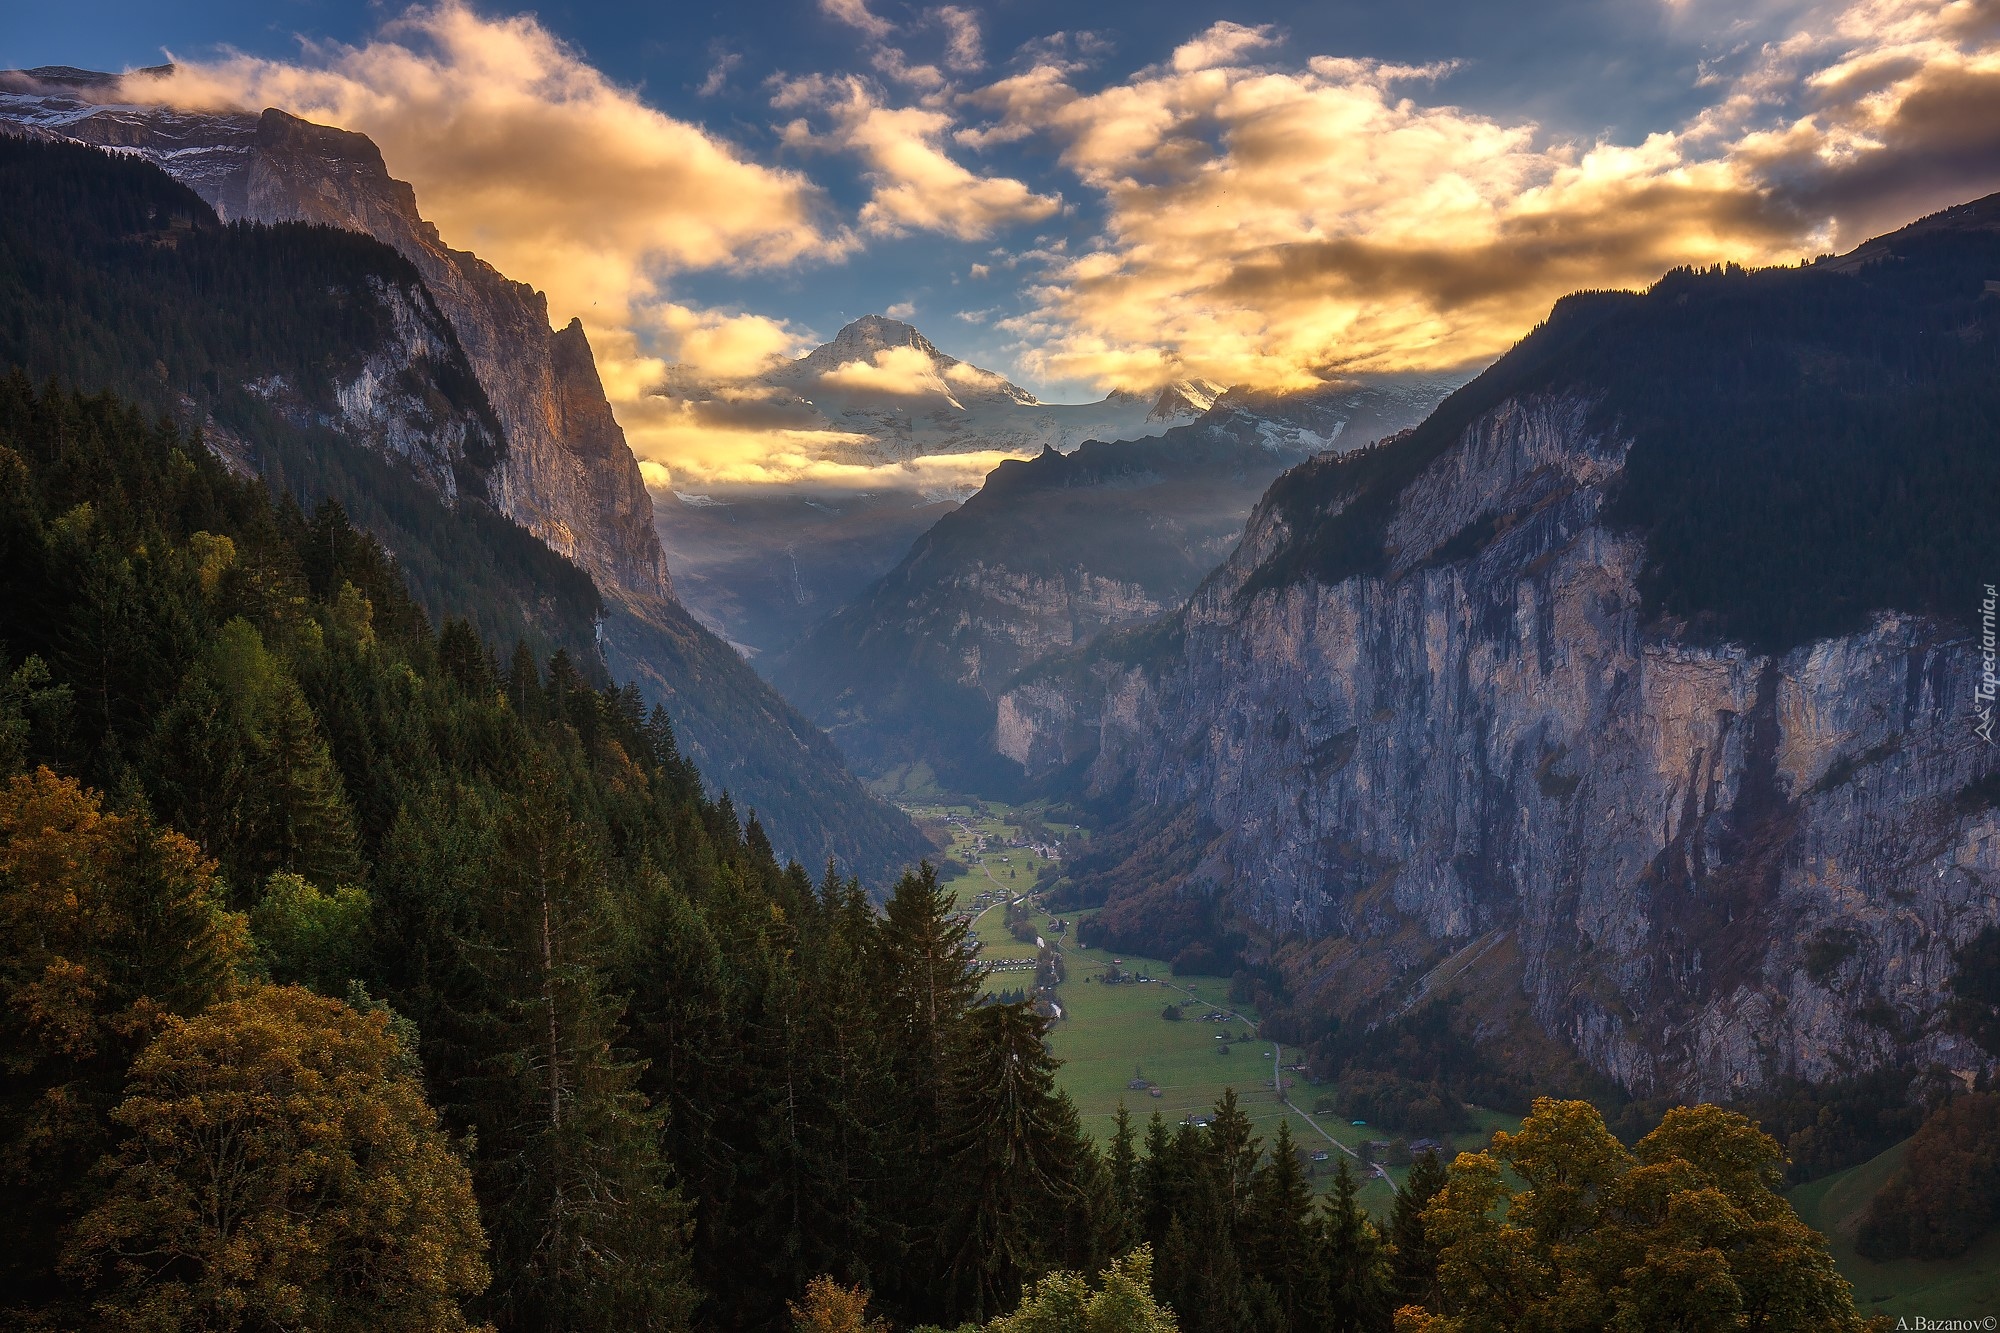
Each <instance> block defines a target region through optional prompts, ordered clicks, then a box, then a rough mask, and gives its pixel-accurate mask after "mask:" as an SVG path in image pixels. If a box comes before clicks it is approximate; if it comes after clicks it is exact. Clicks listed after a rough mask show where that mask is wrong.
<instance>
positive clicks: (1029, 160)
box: [0, 0, 2000, 483]
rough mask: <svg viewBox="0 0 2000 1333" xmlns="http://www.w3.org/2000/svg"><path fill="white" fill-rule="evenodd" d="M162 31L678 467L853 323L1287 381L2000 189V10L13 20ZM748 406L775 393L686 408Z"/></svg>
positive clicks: (1158, 374) (115, 59) (1104, 360)
mask: <svg viewBox="0 0 2000 1333" xmlns="http://www.w3.org/2000/svg"><path fill="white" fill-rule="evenodd" d="M169 59H171V60H172V61H173V62H175V64H176V66H177V72H176V73H175V75H174V76H173V77H172V78H171V79H169V80H166V81H164V82H160V81H148V82H147V84H146V87H147V89H148V91H147V96H148V97H150V98H163V99H170V100H174V101H177V102H181V103H184V104H187V105H191V106H241V107H246V108H249V109H261V108H262V107H263V106H267V105H275V106H280V107H283V108H285V109H287V110H290V111H292V112H294V113H296V114H300V115H304V116H307V117H308V118H310V119H314V120H319V121H323V122H327V123H333V124H340V125H343V126H346V127H348V128H352V129H357V130H361V131H363V132H365V133H367V134H369V135H371V136H372V137H373V138H374V139H375V140H376V141H377V143H379V144H380V145H381V147H382V149H383V152H384V155H385V158H386V159H387V162H388V165H389V167H390V170H391V171H392V172H393V173H394V174H396V175H398V176H400V177H402V178H404V179H407V180H409V181H411V182H412V183H413V184H414V185H415V186H416V189H417V193H418V202H419V205H420V207H421V208H422V210H423V212H424V213H425V215H426V216H428V217H429V218H431V219H432V220H433V221H435V222H437V223H438V225H439V227H440V229H441V231H442V233H443V235H444V237H445V239H446V240H447V241H449V242H450V243H452V244H454V245H457V246H460V247H464V248H470V249H473V250H475V251H477V252H478V253H479V254H481V255H482V256H483V257H485V258H487V259H488V260H490V261H492V262H493V263H494V264H495V265H496V266H498V267H499V268H500V269H501V270H502V271H503V272H505V273H507V274H509V275H510V276H513V277H516V278H520V279H522V280H524V281H528V282H532V283H534V284H535V285H536V286H537V287H540V288H542V289H544V290H546V291H547V292H548V293H549V298H550V306H551V316H552V318H553V319H554V321H555V322H556V323H557V324H561V323H564V322H566V321H567V320H568V318H569V317H570V316H571V315H576V316H580V317H581V318H583V320H584V322H585V325H586V327H587V328H588V329H589V331H590V334H591V338H592V342H593V345H594V346H595V347H596V349H597V351H598V354H599V361H600V365H601V368H602V369H603V372H604V375H605V380H606V387H607V390H608V391H609V392H610V394H611V397H612V399H613V403H614V406H615V407H616V408H617V410H618V412H619V416H620V419H621V421H623V423H624V424H625V426H626V429H627V432H628V435H630V436H631V437H632V439H633V443H634V446H635V449H637V451H638V452H639V453H640V455H641V457H642V459H645V460H647V461H648V462H649V464H650V465H651V466H650V467H649V469H648V476H649V478H650V479H652V480H654V481H655V482H656V483H660V482H664V481H665V480H666V479H667V478H668V477H669V476H686V477H692V478H697V479H707V480H718V479H720V480H728V479H737V480H755V479H773V478H781V477H785V476H790V475H796V474H797V472H798V470H799V468H801V467H803V466H805V465H806V462H805V460H806V459H807V456H808V455H809V454H810V453H811V452H812V450H811V448H810V442H809V441H799V440H791V439H788V438H787V437H786V436H785V435H784V433H783V432H782V431H773V430H766V429H762V428H759V427H757V426H756V425H755V424H754V420H753V419H754V418H755V416H756V412H755V410H754V409H755V408H756V406H757V404H758V403H759V402H760V401H761V399H760V398H759V393H760V392H761V391H760V390H758V389H757V388H756V386H755V384H754V379H753V377H754V376H755V375H756V374H757V373H758V371H759V370H761V369H762V368H764V367H765V366H767V365H768V364H769V362H770V360H771V358H773V357H782V356H790V355H797V354H798V353H800V352H802V351H804V350H806V349H808V348H810V347H811V346H812V345H814V344H815V343H816V342H818V341H822V340H824V339H825V338H827V337H830V336H831V335H832V333H833V332H834V331H835V330H836V329H838V328H839V327H840V325H841V324H843V323H845V322H846V321H847V320H849V319H852V318H854V317H856V316H859V315H862V314H867V313H888V314H890V315H893V316H896V317H898V318H904V319H908V320H909V321H911V322H912V323H915V324H916V325H918V326H919V327H920V328H922V329H923V330H924V331H925V332H926V333H928V334H929V335H930V336H931V338H932V339H933V341H935V342H936V343H938V344H939V345H940V346H941V347H942V348H943V349H944V350H946V351H947V352H950V353H952V354H953V355H955V356H958V357H961V358H963V359H966V360H970V361H973V362H975V363H977V364H979V365H981V366H985V367H988V368H991V369H993V370H996V371H999V372H1001V373H1003V374H1005V375H1007V376H1008V377H1009V378H1011V379H1013V380H1014V381H1015V382H1016V383H1019V384H1022V385H1023V386H1025V387H1027V388H1029V389H1030V390H1032V391H1034V392H1036V393H1038V394H1040V395H1042V396H1043V397H1044V398H1045V399H1048V400H1051V401H1077V400H1083V399H1089V398H1095V397H1098V396H1101V395H1102V394H1103V393H1104V392H1106V391H1108V390H1110V389H1113V388H1123V389H1130V390H1135V391H1145V390H1148V389H1150V388H1153V387H1156V386H1158V385H1160V384H1162V383H1166V382H1169V381H1172V380H1174V379H1179V378H1187V377H1195V376H1199V377H1203V378H1207V379H1211V380H1215V381H1217V382H1220V383H1224V384H1239V385H1247V386H1254V387H1258V388H1278V389H1295V388H1303V387H1308V386H1310V385H1313V384H1315V383H1320V382H1325V381H1329V380H1338V379H1341V378H1343V377H1348V376H1352V375H1356V374H1363V373H1368V372H1375V371H1397V370H1416V369H1443V368H1455V367H1462V366H1469V365H1476V364H1478V363H1481V362H1483V361H1485V360H1488V359H1490V358H1492V357H1493V356H1495V355H1497V354H1498V353H1499V352H1501V351H1503V350H1505V348H1506V347H1507V346H1509V345H1510V344H1511V343H1512V342H1513V341H1515V340H1516V339H1518V338H1519V337H1520V336H1522V335H1523V334H1525V333H1526V332H1527V331H1528V330H1529V329H1530V328H1532V327H1533V325H1534V324H1535V322H1536V321H1537V320H1539V319H1540V318H1541V317H1542V316H1543V315H1545V314H1546V312H1547V310H1548V308H1549V306H1550V304H1551V303H1552V302H1553V301H1554V300H1555V299H1556V298H1557V297H1558V296H1560V295H1562V294H1563V293H1564V292H1567V291H1571V290H1575V289H1578V288H1586V287H1631V286H1643V285H1645V284H1647V283H1649V282H1651V281H1652V280H1653V279H1655V278H1657V277H1658V276H1659V275H1660V274H1661V273H1663V272H1664V271H1666V270H1667V269H1669V268H1672V267H1675V266H1677V265H1682V264H1714V263H1720V262H1738V263H1744V264H1771V263H1791V262H1797V261H1799V260H1801V259H1807V258H1810V257H1812V256H1815V255H1818V254H1823V253H1828V252H1833V251H1839V250H1844V249H1847V248H1850V247H1851V246H1853V245H1854V244H1856V243H1857V242H1859V241H1860V240H1862V239H1865V238H1866V237H1867V236H1869V235H1872V234H1876V233H1879V232H1881V231H1884V230H1888V229H1890V228H1893V227H1895V226H1898V225H1901V224H1903V223H1905V222H1908V221H1910V220H1912V219H1914V218H1916V217H1918V216H1921V215H1922V214H1924V213H1927V212H1931V211H1935V210H1936V209H1938V208H1941V207H1945V206H1948V205H1949V204H1952V203H1955V202H1960V201H1962V200H1965V199H1968V198H1974V197H1978V196H1980V195H1982V194H1986V193H1990V192H1992V191H1994V190H1996V189H2000V0H1953V2H1950V3H1944V2H1940V0H1825V2H1824V3H1813V2H1811V0H1774V2H1771V3H1765V2H1763V0H1739V2H1738V3H1719V2H1717V0H1616V2H1612V3H1582V2H1581V0H1556V2H1554V3H1547V4H1534V5H1530V4H1514V5H1509V4H1502V3H1495V0H1399V2H1398V3H1396V4H1393V5H1385V4H1380V3H1333V4H1328V3H1318V4H1275V3H1272V4H1262V5H1256V4H1236V3H1229V4H1216V3H1208V4H1195V3H1187V2H1186V0H1146V2H1145V3H1125V2H1112V3H1092V4H1089V5H1080V4H1076V3H1073V2H1072V3H1067V4H1055V3H1045V2H1044V0H991V2H990V3H978V2H976V0H964V2H963V3H954V4H942V5H939V4H927V3H900V2H899V0H771V2H770V3H754V2H753V3H735V4H725V5H709V4H700V5H696V4H673V3H653V4H637V5H635V4H610V3H607V4H561V5H544V6H540V7H537V8H535V9H532V10H530V9H525V8H514V7H509V6H506V5H500V4H493V3H487V2H486V0H479V3H464V2H462V0H442V2H441V3H437V4H422V5H417V6H414V7H410V6H406V5H404V4H401V3H396V2H395V0H389V2H387V3H381V2H377V3H347V2H345V0H260V2H258V3H246V2H245V0H207V2H206V3H204V2H202V0H193V2H190V3H178V4H175V3H159V2H158V0H153V2H152V3H144V2H134V0H117V2H115V3H112V2H99V0H71V2H69V3H64V4H60V5H56V4H44V5H21V6H10V7H8V12H7V13H6V14H4V15H0V65H6V66H14V67H30V66H35V65H41V64H69V65H78V66H83V67H87V68H97V69H106V70H113V71H117V70H125V69H133V68H138V67H142V66H148V65H154V64H158V63H160V62H162V61H165V60H169ZM873 369H874V370H876V371H879V375H878V376H877V378H878V380H879V381H880V382H881V383H882V384H883V386H884V388H885V390H886V391H890V392H895V391H898V390H899V389H906V390H908V391H909V392H912V393H915V392H918V391H920V390H922V389H923V388H924V387H925V386H924V385H922V384H919V383H916V382H915V380H913V379H910V378H909V377H916V379H921V376H922V373H923V372H922V368H921V367H917V366H905V365H903V364H901V363H893V364H892V363H889V362H885V363H884V364H883V365H881V366H879V367H874V368H873ZM731 395H735V397H734V398H733V399H731V401H734V402H736V403H737V405H738V406H739V407H744V408H746V409H748V410H745V411H742V412H738V413H737V414H736V415H737V417H738V418H739V419H740V420H741V421H747V422H750V423H751V424H749V425H741V426H739V427H736V428H732V429H730V430H720V429H718V428H717V427H716V426H715V425H714V422H713V421H712V420H705V419H698V417H697V415H696V414H694V413H693V409H692V408H691V406H690V403H691V402H692V401H694V400H695V399H700V398H704V397H705V398H706V400H707V401H710V402H716V401H720V400H722V399H729V398H730V396H731ZM711 415H712V414H711Z"/></svg>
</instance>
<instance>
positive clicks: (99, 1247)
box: [64, 986, 488, 1333]
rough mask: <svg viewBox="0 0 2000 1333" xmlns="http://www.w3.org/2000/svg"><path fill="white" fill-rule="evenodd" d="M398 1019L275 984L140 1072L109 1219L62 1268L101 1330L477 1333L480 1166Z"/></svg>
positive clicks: (145, 1059) (180, 1034)
mask: <svg viewBox="0 0 2000 1333" xmlns="http://www.w3.org/2000/svg"><path fill="white" fill-rule="evenodd" d="M405 1066H406V1052H404V1051H403V1050H402V1049H401V1047H400V1046H399V1044H398V1042H397V1041H396V1039H395V1037H394V1036H393V1035H392V1034H391V1033H390V1031H389V1021H388V1016H387V1015H386V1014H384V1013H379V1012H377V1013H369V1014H361V1013H357V1012H356V1011H354V1010H353V1009H351V1008H349V1007H348V1006H346V1005H344V1004H341V1003H339V1002H338V1001H334V1000H328V999H324V998H322V997H320V996H317V995H314V994H312V993H311V992H309V991H306V990H302V989H300V988H297V987H270V986H260V987H256V988H253V989H252V990H250V991H248V992H246V993H245V994H244V995H243V996H242V997H241V998H239V999H234V1000H228V1001H225V1002H223V1003H221V1004H218V1005H216V1006H214V1007H213V1008H211V1009H209V1010H208V1011H206V1012H205V1013H203V1014H201V1015H199V1016H198V1017H195V1018H192V1019H179V1018H176V1019H172V1020H169V1022H168V1023H167V1025H166V1027H165V1029H164V1030H163V1031H162V1032H161V1033H160V1035H159V1037H158V1038H156V1039H155V1040H154V1042H153V1043H152V1044H151V1045H150V1046H148V1047H147V1048H146V1049H145V1051H143V1052H142V1053H141V1054H140V1056H139V1058H138V1059H137V1060H136V1061H134V1063H133V1067H132V1075H131V1080H130V1083H129V1085H128V1088H127V1096H126V1098H125V1100H124V1102H123V1103H121V1104H120V1106H119V1107H118V1109H117V1111H116V1113H115V1118H116V1120H117V1121H118V1122H119V1123H120V1124H121V1125H122V1126H124V1127H125V1129H126V1130H127V1132H128V1137H127V1138H126V1141H125V1142H124V1144H123V1145H122V1146H121V1148H120V1150H119V1151H118V1153H117V1154H116V1155H115V1156H114V1157H113V1158H111V1159H109V1160H108V1161H107V1163H106V1164H105V1168H104V1171H105V1174H106V1175H107V1176H108V1178H109V1179H110V1182H111V1183H110V1186H109V1189H108V1191H107V1194H106V1197H105V1199H104V1201H103V1202H102V1203H101V1204H99V1206H98V1207H96V1208H95V1209H93V1210H92V1211H91V1212H90V1213H89V1214H88V1215H87V1216H86V1217H85V1218H84V1219H83V1220H82V1222H81V1223H79V1224H78V1227H77V1229H76V1233H75V1237H74V1239H73V1241H72V1242H71V1244H70V1246H69V1248H68V1251H67V1252H66V1255H65V1260H64V1266H65V1269H66V1270H67V1271H68V1272H69V1273H70V1274H71V1275H72V1276H74V1277H78V1278H82V1279H85V1280H94V1281H96V1282H97V1283H99V1284H100V1285H101V1286H102V1287H104V1288H105V1290H104V1291H103V1293H102V1295H101V1298H100V1299H99V1301H98V1306H97V1309H98V1313H99V1315H100V1317H101V1318H102V1319H103V1320H104V1321H105V1322H106V1323H107V1324H110V1325H112V1326H114V1327H144V1326H148V1325H149V1322H150V1321H152V1320H154V1319H156V1318H160V1317H165V1318H167V1319H170V1320H172V1321H175V1322H176V1323H178V1324H179V1325H180V1326H189V1325H192V1326H200V1327H222V1328H228V1327H234V1326H236V1325H237V1324H238V1322H239V1320H240V1319H241V1318H242V1317H244V1316H246V1315H248V1314H251V1313H254V1314H255V1315H256V1316H257V1317H258V1318H259V1319H260V1320H269V1321H272V1322H276V1323H278V1324H280V1325H284V1326H302V1327H311V1328H318V1329H342V1330H344V1329H352V1330H356V1333H359V1331H360V1330H368V1333H395V1331H398V1330H412V1331H413V1333H414V1331H415V1330H425V1331H426V1333H428V1331H430V1330H455V1329H462V1328H465V1327H466V1323H465V1319H464V1316H463V1315H462V1313H461V1312H460V1311H459V1308H458V1300H459V1299H460V1298H461V1297H463V1296H466V1295H470V1294H472V1293H474V1292H477V1291H479V1290H480V1289H482V1288H483V1287H484V1286H485V1285H486V1282H487V1278H488V1274H487V1271H486V1268H485V1264H484V1261H483V1259H482V1257H481V1256H482V1253H483V1250H484V1246H485V1241H484V1236H483V1234H482V1232H481V1230H480V1227H479V1221H478V1214H477V1209H476V1207H475V1205H474V1203H473V1199H472V1191H471V1181H470V1177H469V1175H468V1173H467V1171H466V1168H465V1165H464V1163H463V1162H461V1161H460V1160H459V1158H458V1157H457V1155H456V1154H455V1153H454V1152H453V1151H452V1148H451V1145H450V1143H449V1141H448V1140H447V1139H446V1137H445V1136H444V1134H443V1133H442V1132H441V1131H440V1130H439V1128H438V1125H437V1121H436V1116H435V1115H434V1114H433V1113H432V1111H431V1109H430V1107H429V1106H428V1105H427V1104H426V1103H425V1101H424V1098H423V1093H422V1090H421V1088H420V1087H419V1086H418V1084H417V1082H416V1080H415V1078H414V1077H413V1076H411V1075H410V1074H409V1073H407V1072H405Z"/></svg>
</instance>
